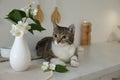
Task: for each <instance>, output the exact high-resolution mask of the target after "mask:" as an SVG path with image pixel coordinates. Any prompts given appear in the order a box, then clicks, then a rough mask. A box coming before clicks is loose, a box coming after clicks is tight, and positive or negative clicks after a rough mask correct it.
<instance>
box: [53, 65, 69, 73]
mask: <svg viewBox="0 0 120 80" xmlns="http://www.w3.org/2000/svg"><path fill="white" fill-rule="evenodd" d="M55 71H56V72H60V73H64V72H67V71H68V69H67V68H66V66H62V65H56V68H55Z"/></svg>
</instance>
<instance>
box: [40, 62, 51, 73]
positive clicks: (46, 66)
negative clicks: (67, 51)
mask: <svg viewBox="0 0 120 80" xmlns="http://www.w3.org/2000/svg"><path fill="white" fill-rule="evenodd" d="M48 68H49V62H43V65H42V66H41V69H42V70H43V71H45V70H47V69H48Z"/></svg>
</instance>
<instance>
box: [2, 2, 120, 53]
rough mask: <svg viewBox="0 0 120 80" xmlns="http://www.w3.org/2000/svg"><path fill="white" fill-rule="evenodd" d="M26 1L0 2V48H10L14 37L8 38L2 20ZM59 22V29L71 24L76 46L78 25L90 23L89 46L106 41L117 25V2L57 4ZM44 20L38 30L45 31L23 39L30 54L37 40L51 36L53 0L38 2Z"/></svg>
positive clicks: (119, 16) (8, 26)
mask: <svg viewBox="0 0 120 80" xmlns="http://www.w3.org/2000/svg"><path fill="white" fill-rule="evenodd" d="M28 1H29V0H0V47H11V46H12V44H13V41H14V37H13V36H12V35H11V34H10V32H9V31H10V29H11V23H9V22H8V21H7V20H5V19H3V18H4V17H5V15H7V13H8V12H9V11H11V10H12V9H13V8H22V7H23V6H24V5H25V4H27V2H28ZM57 1H58V8H59V11H60V13H61V17H62V21H61V22H60V25H62V26H69V25H70V24H75V26H76V34H75V44H76V45H78V44H79V42H80V27H81V22H82V21H84V20H86V21H90V22H91V23H92V33H91V34H92V43H97V42H105V41H107V39H108V37H109V35H110V33H111V31H112V29H113V28H114V27H116V26H117V25H120V0H57ZM39 2H40V5H41V8H42V10H43V12H44V16H45V20H44V22H43V23H42V26H43V27H45V28H46V29H47V30H46V31H43V32H42V33H39V32H35V34H34V35H31V34H30V33H27V35H26V37H27V40H28V43H29V46H30V49H31V50H32V51H33V50H34V47H35V45H36V43H37V41H39V40H40V39H41V38H43V37H45V36H51V35H52V31H53V30H52V29H53V28H52V24H51V19H50V17H51V14H52V12H53V10H54V5H55V0H39Z"/></svg>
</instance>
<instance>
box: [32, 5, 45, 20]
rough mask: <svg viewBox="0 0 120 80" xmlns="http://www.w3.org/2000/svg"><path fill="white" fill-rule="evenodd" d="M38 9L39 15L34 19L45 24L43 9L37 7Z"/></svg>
mask: <svg viewBox="0 0 120 80" xmlns="http://www.w3.org/2000/svg"><path fill="white" fill-rule="evenodd" d="M37 9H38V12H37V15H36V16H35V17H34V18H35V19H37V20H39V21H40V22H43V20H44V14H43V12H42V9H41V8H40V5H37Z"/></svg>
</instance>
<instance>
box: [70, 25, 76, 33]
mask: <svg viewBox="0 0 120 80" xmlns="http://www.w3.org/2000/svg"><path fill="white" fill-rule="evenodd" d="M69 31H70V32H71V33H73V34H75V25H74V24H71V25H70V26H69Z"/></svg>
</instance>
